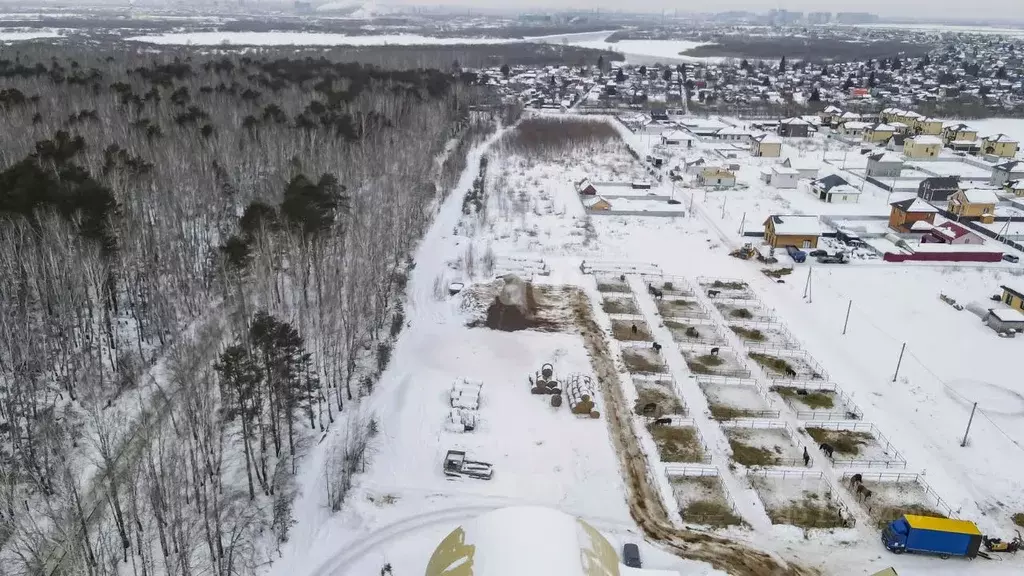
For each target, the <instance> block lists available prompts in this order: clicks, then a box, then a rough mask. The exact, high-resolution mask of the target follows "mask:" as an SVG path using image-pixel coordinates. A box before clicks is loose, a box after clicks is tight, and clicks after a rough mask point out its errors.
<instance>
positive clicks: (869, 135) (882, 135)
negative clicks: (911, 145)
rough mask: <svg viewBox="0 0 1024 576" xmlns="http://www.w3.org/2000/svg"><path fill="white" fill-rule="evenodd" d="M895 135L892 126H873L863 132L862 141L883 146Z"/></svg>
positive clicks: (894, 129)
mask: <svg viewBox="0 0 1024 576" xmlns="http://www.w3.org/2000/svg"><path fill="white" fill-rule="evenodd" d="M895 133H896V128H895V127H893V125H892V124H875V125H874V126H869V127H868V128H867V129H865V130H864V141H865V142H870V143H872V144H883V143H885V141H886V140H888V139H889V138H892V135H893V134H895Z"/></svg>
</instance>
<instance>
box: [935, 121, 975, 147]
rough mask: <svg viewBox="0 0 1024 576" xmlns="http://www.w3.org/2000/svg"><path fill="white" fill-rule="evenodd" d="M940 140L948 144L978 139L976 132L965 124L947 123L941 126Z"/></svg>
mask: <svg viewBox="0 0 1024 576" xmlns="http://www.w3.org/2000/svg"><path fill="white" fill-rule="evenodd" d="M942 139H943V140H944V141H945V142H946V144H949V143H950V142H973V141H975V140H977V139H978V131H977V130H975V129H974V128H971V127H970V126H968V125H967V124H963V123H960V122H947V123H946V124H943V126H942Z"/></svg>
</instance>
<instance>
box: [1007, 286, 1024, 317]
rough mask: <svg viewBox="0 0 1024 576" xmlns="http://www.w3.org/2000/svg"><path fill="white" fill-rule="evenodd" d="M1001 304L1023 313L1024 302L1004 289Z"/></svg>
mask: <svg viewBox="0 0 1024 576" xmlns="http://www.w3.org/2000/svg"><path fill="white" fill-rule="evenodd" d="M1003 302H1004V303H1005V304H1006V305H1007V306H1009V307H1010V308H1013V309H1016V310H1020V311H1021V312H1024V300H1021V299H1020V298H1018V297H1016V296H1014V295H1013V294H1011V293H1010V291H1009V290H1007V289H1005V288H1004V289H1003Z"/></svg>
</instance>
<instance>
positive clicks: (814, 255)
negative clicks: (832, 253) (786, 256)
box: [807, 248, 828, 258]
mask: <svg viewBox="0 0 1024 576" xmlns="http://www.w3.org/2000/svg"><path fill="white" fill-rule="evenodd" d="M807 255H808V256H810V257H811V258H818V257H819V256H828V250H822V249H820V248H819V249H818V250H811V251H810V252H808V253H807Z"/></svg>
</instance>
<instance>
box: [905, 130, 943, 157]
mask: <svg viewBox="0 0 1024 576" xmlns="http://www.w3.org/2000/svg"><path fill="white" fill-rule="evenodd" d="M941 150H942V139H941V138H939V137H938V136H930V135H928V136H914V137H913V138H907V140H906V141H905V142H904V143H903V155H904V156H906V157H907V158H915V159H922V158H936V157H938V155H939V151H941Z"/></svg>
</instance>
